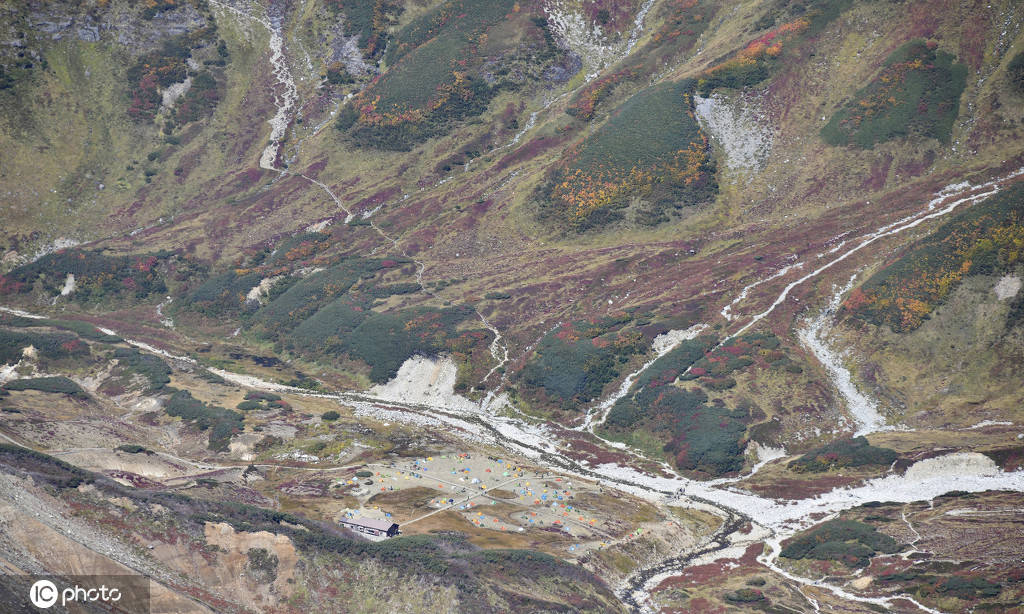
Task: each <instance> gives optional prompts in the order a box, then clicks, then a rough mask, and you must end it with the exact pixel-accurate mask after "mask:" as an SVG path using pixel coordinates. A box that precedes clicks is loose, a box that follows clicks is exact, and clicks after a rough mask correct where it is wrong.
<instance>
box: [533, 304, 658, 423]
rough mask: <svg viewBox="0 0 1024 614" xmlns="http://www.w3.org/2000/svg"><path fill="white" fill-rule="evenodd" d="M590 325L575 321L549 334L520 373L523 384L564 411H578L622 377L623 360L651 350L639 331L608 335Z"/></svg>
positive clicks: (611, 332)
mask: <svg viewBox="0 0 1024 614" xmlns="http://www.w3.org/2000/svg"><path fill="white" fill-rule="evenodd" d="M588 326H589V325H588V323H586V322H575V323H572V324H569V325H567V326H565V327H563V328H562V329H561V330H559V331H557V332H553V333H549V334H547V335H545V336H544V338H542V339H541V341H540V342H539V343H538V344H537V347H536V350H535V351H534V355H533V356H532V357H530V359H529V360H528V361H527V363H526V366H525V367H524V368H523V370H522V372H521V373H520V378H521V381H522V383H523V384H525V385H526V386H529V387H531V388H535V389H539V391H541V392H542V393H543V395H544V396H545V397H547V398H548V399H549V400H550V401H552V402H554V403H557V404H559V405H560V406H562V407H563V408H577V409H578V407H579V405H580V403H585V402H587V401H589V400H590V399H594V398H597V397H599V396H600V395H601V392H602V390H604V387H605V386H606V385H607V384H608V383H609V382H611V381H612V380H613V379H615V378H616V377H618V376H619V370H618V364H619V358H625V359H628V358H629V357H630V356H634V355H636V354H641V353H643V352H644V351H646V349H647V348H646V347H645V344H644V343H643V340H642V338H641V337H640V335H639V333H636V332H635V331H633V332H630V333H626V332H624V331H619V330H615V331H609V332H605V331H606V330H608V328H606V327H602V326H598V327H590V328H588ZM620 326H621V323H620V324H619V325H618V326H615V327H614V328H616V329H618V328H620Z"/></svg>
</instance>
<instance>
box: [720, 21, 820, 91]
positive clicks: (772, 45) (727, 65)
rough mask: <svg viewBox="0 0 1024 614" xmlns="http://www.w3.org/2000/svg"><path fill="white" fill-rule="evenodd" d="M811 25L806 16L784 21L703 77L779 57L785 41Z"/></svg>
mask: <svg viewBox="0 0 1024 614" xmlns="http://www.w3.org/2000/svg"><path fill="white" fill-rule="evenodd" d="M810 25H811V22H810V21H809V20H807V19H804V18H801V19H797V20H795V21H791V22H789V23H784V24H782V25H781V26H779V27H777V28H775V29H774V30H772V31H770V32H768V33H767V34H765V35H764V36H761V37H759V38H757V39H756V40H753V41H751V42H750V43H748V44H747V46H746V47H744V48H743V49H741V50H740V52H739V53H737V54H736V56H735V57H733V58H731V59H729V60H726V61H725V62H722V63H721V64H718V65H717V66H713V67H711V68H709V69H708V70H706V71H705V72H704V74H703V77H704V78H708V77H714V76H716V75H717V74H719V73H723V72H729V71H733V70H737V69H743V68H747V67H751V66H753V65H755V64H757V62H758V61H761V60H764V59H765V58H777V57H778V56H779V54H781V53H782V45H783V43H784V42H786V41H787V40H788V39H789V38H791V37H793V36H795V35H797V34H800V33H801V32H803V31H804V30H806V29H807V27H808V26H810Z"/></svg>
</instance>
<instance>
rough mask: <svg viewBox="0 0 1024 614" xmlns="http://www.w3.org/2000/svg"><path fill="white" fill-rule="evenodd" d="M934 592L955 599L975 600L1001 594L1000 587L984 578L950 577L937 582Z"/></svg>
mask: <svg viewBox="0 0 1024 614" xmlns="http://www.w3.org/2000/svg"><path fill="white" fill-rule="evenodd" d="M935 591H936V592H937V593H940V594H948V595H952V596H954V597H956V598H957V599H976V598H978V597H982V598H985V597H998V596H999V593H1001V592H1002V585H1000V584H998V583H996V582H992V581H990V580H986V579H985V578H977V577H975V578H967V577H964V576H950V577H948V578H946V579H945V580H941V581H939V583H938V584H936V585H935Z"/></svg>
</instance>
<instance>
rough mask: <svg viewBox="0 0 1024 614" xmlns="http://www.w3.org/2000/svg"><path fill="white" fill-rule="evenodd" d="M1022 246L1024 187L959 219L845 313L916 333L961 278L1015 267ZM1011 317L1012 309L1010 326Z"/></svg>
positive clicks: (855, 296) (859, 294)
mask: <svg viewBox="0 0 1024 614" xmlns="http://www.w3.org/2000/svg"><path fill="white" fill-rule="evenodd" d="M1022 242H1024V185H1016V186H1012V187H1009V188H1007V189H1005V190H1003V191H1002V192H1000V193H999V194H996V195H995V196H991V197H989V198H987V199H985V200H984V201H982V202H980V203H978V204H975V205H973V206H972V207H970V208H969V209H965V210H963V211H961V212H959V213H957V214H956V215H955V216H954V217H952V219H950V220H948V221H947V222H945V223H944V224H943V225H942V226H940V227H939V228H938V229H936V231H935V232H934V233H932V234H931V235H929V236H928V237H926V238H924V239H923V240H921V241H920V242H918V243H917V244H916V245H915V246H913V247H912V248H910V249H908V250H907V251H906V252H905V253H904V254H903V255H902V256H901V257H900V258H899V259H898V260H897V261H896V262H894V263H892V264H890V265H889V266H887V267H885V268H883V269H881V270H880V271H878V272H876V273H875V274H874V275H872V276H871V277H870V278H869V279H868V280H867V281H866V282H864V284H863V285H862V286H861V287H860V288H857V289H855V290H854V291H853V292H851V293H850V296H849V298H848V299H847V300H846V302H845V303H844V305H843V309H844V311H846V312H847V313H850V314H852V315H853V316H855V317H857V318H860V319H862V320H865V321H867V322H870V323H872V324H875V325H877V326H882V325H888V326H890V327H892V329H893V330H894V331H896V332H906V331H910V330H914V329H915V328H917V327H918V326H920V325H921V323H922V322H923V321H924V319H925V317H926V316H928V315H929V314H930V313H931V311H932V310H933V309H934V308H935V307H936V306H937V305H940V304H942V303H943V302H944V301H945V300H946V298H947V297H948V296H949V294H950V292H952V291H953V290H954V289H955V288H956V287H957V286H958V285H959V283H960V282H961V281H962V280H963V278H964V277H965V276H967V275H971V274H984V275H995V274H1000V273H1003V272H1006V271H1009V270H1011V269H1012V268H1013V267H1016V266H1017V265H1018V263H1020V262H1021V261H1022V256H1024V253H1022V251H1021V249H1020V245H1021V243H1022ZM1014 313H1015V312H1014V308H1013V307H1012V306H1011V314H1010V320H1009V321H1008V323H1007V324H1008V325H1010V326H1012V323H1013V321H1014V318H1015V317H1017V316H1015V315H1014Z"/></svg>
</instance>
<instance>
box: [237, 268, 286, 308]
mask: <svg viewBox="0 0 1024 614" xmlns="http://www.w3.org/2000/svg"><path fill="white" fill-rule="evenodd" d="M282 277H284V275H275V276H273V277H265V278H263V279H261V280H260V283H258V284H256V285H255V286H253V287H252V289H250V290H249V292H248V293H247V294H246V295H245V302H246V303H260V304H263V297H265V296H266V295H267V293H268V292H270V288H271V287H273V285H274V284H275V283H277V280H279V279H281V278H282Z"/></svg>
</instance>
